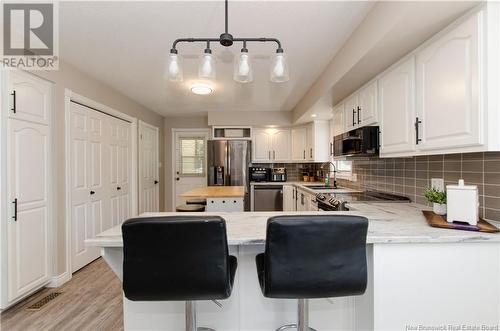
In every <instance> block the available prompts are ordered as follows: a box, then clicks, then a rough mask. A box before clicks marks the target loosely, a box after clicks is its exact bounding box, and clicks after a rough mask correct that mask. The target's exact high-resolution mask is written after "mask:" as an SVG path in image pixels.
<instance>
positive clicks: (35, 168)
mask: <svg viewBox="0 0 500 331" xmlns="http://www.w3.org/2000/svg"><path fill="white" fill-rule="evenodd" d="M32 92H34V91H32ZM35 94H36V93H35ZM29 96H30V94H26V95H23V98H24V97H28V98H29ZM18 100H19V99H18ZM19 101H20V100H19ZM21 104H22V103H21ZM34 116H36V115H34ZM7 139H8V141H7V155H8V158H7V174H8V176H7V180H8V196H9V201H10V202H11V205H10V206H9V214H8V215H11V216H10V218H9V220H8V222H7V243H8V245H7V252H8V253H7V255H8V277H7V279H8V300H9V301H11V300H14V299H15V298H17V297H19V296H21V295H23V294H25V293H27V292H29V291H31V290H33V289H35V288H36V287H39V286H41V285H43V284H44V283H45V282H47V281H48V279H49V277H50V276H51V271H50V267H49V266H50V262H51V261H50V255H51V254H50V250H51V247H49V238H50V231H51V229H50V224H49V223H50V216H51V214H50V209H51V208H50V206H51V201H50V200H51V199H50V185H49V181H50V180H51V178H52V174H51V170H50V169H51V162H50V158H49V157H50V152H49V150H50V134H49V126H47V125H42V124H37V123H31V122H27V121H19V120H15V119H10V120H8V137H7Z"/></svg>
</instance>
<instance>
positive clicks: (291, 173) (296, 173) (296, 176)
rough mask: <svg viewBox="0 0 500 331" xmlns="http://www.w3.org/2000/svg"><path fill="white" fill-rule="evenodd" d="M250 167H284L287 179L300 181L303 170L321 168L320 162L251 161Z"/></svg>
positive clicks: (314, 170) (311, 170)
mask: <svg viewBox="0 0 500 331" xmlns="http://www.w3.org/2000/svg"><path fill="white" fill-rule="evenodd" d="M251 166H252V167H263V168H282V167H285V168H286V175H287V179H288V181H293V182H296V181H301V180H302V174H303V173H304V172H313V173H316V171H317V170H319V169H320V168H321V163H252V165H251Z"/></svg>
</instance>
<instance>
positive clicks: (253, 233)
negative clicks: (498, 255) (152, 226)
mask: <svg viewBox="0 0 500 331" xmlns="http://www.w3.org/2000/svg"><path fill="white" fill-rule="evenodd" d="M349 207H350V208H351V210H350V211H343V212H340V211H338V212H326V211H318V212H236V213H204V214H200V213H173V212H169V213H145V214H142V215H141V217H155V216H174V215H179V214H182V216H188V215H195V216H200V215H219V216H221V217H223V218H224V219H225V220H226V227H227V238H228V243H229V245H257V244H264V242H265V237H266V223H267V219H268V218H269V217H272V216H278V215H360V216H365V217H366V218H368V219H369V226H368V235H367V243H368V244H392V243H457V242H495V243H500V234H498V233H495V234H490V233H481V232H471V231H461V230H449V229H439V228H433V227H430V226H429V225H427V222H426V221H425V218H424V216H423V214H422V212H421V211H422V209H428V207H426V206H422V205H417V204H413V203H350V204H349ZM492 223H493V224H495V225H496V226H500V223H498V222H492ZM85 243H86V244H87V245H89V246H98V247H122V246H123V242H122V236H121V226H116V227H113V228H111V229H109V230H107V231H104V232H102V233H100V234H98V235H97V236H96V237H95V238H93V239H88V240H86V241H85Z"/></svg>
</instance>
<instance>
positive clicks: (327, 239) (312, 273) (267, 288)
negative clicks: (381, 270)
mask: <svg viewBox="0 0 500 331" xmlns="http://www.w3.org/2000/svg"><path fill="white" fill-rule="evenodd" d="M367 229H368V220H367V219H366V218H365V217H359V216H346V215H320V216H277V217H273V218H270V219H269V220H268V221H267V235H266V248H265V252H264V253H262V254H259V255H257V256H256V264H257V273H258V278H259V283H260V286H261V289H262V293H263V294H264V296H265V297H269V298H286V299H299V314H298V316H299V317H298V323H297V324H296V325H295V324H292V325H285V326H282V327H281V328H279V329H278V330H285V329H288V328H296V329H297V330H299V331H306V330H311V328H309V326H308V321H307V320H308V312H307V310H308V308H307V307H308V300H307V299H310V298H331V297H341V296H349V295H359V294H363V293H364V292H365V290H366V283H367V265H366V233H367ZM312 330H313V329H312Z"/></svg>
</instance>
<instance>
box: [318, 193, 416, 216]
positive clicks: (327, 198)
mask: <svg viewBox="0 0 500 331" xmlns="http://www.w3.org/2000/svg"><path fill="white" fill-rule="evenodd" d="M316 201H317V203H318V209H319V210H327V211H342V210H349V209H348V208H347V207H346V204H347V203H349V202H353V201H363V202H411V201H410V199H409V198H408V197H405V196H402V195H396V194H390V193H385V192H378V191H364V192H351V193H330V194H326V193H318V194H316Z"/></svg>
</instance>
